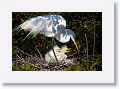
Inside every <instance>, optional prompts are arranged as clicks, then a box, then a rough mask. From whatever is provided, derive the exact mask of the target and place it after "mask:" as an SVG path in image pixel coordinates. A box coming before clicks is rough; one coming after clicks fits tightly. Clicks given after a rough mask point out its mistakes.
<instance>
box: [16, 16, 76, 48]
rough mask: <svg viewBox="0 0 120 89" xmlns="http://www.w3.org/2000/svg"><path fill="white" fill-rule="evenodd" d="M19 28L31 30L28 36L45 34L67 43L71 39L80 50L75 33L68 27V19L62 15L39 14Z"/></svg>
mask: <svg viewBox="0 0 120 89" xmlns="http://www.w3.org/2000/svg"><path fill="white" fill-rule="evenodd" d="M18 28H21V29H24V30H25V31H30V33H29V34H28V35H27V36H26V37H28V36H29V35H30V34H33V35H34V36H35V35H36V34H44V35H45V36H47V37H54V38H56V39H57V40H58V41H59V42H61V43H66V42H68V41H69V40H70V39H71V40H72V41H73V42H74V44H75V46H76V48H77V50H78V46H77V44H76V42H75V39H74V37H75V33H74V32H73V31H72V30H70V29H66V21H65V19H64V18H63V17H62V16H60V15H46V16H37V17H34V18H31V19H29V20H27V21H25V22H24V23H22V24H21V25H20V26H18ZM26 37H25V38H26Z"/></svg>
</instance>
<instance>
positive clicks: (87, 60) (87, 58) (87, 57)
mask: <svg viewBox="0 0 120 89" xmlns="http://www.w3.org/2000/svg"><path fill="white" fill-rule="evenodd" d="M85 39H86V46H87V47H86V49H87V70H89V59H88V41H87V36H86V33H85Z"/></svg>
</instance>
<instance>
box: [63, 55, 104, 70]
mask: <svg viewBox="0 0 120 89" xmlns="http://www.w3.org/2000/svg"><path fill="white" fill-rule="evenodd" d="M100 70H102V58H101V56H97V57H96V58H95V59H94V60H91V59H89V69H87V60H86V59H82V60H80V61H79V63H78V64H77V65H75V64H71V65H69V66H67V67H66V68H65V71H100Z"/></svg>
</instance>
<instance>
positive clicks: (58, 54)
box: [45, 45, 72, 63]
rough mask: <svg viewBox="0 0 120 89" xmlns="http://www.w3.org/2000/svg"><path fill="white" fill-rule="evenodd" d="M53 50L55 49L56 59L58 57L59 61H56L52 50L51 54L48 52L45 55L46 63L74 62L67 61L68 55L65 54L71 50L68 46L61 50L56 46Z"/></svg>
mask: <svg viewBox="0 0 120 89" xmlns="http://www.w3.org/2000/svg"><path fill="white" fill-rule="evenodd" d="M53 49H54V52H55V54H56V57H57V60H58V61H56V58H55V55H54V52H53V50H50V51H49V52H47V53H46V54H45V61H46V62H48V63H55V62H66V63H71V62H72V60H70V59H67V55H66V54H65V53H67V52H70V49H68V48H67V47H66V45H65V46H63V47H61V48H59V47H58V46H57V45H55V46H54V47H53Z"/></svg>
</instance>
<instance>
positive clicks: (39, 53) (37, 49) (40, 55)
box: [36, 47, 45, 61]
mask: <svg viewBox="0 0 120 89" xmlns="http://www.w3.org/2000/svg"><path fill="white" fill-rule="evenodd" d="M36 50H37V51H38V53H39V56H40V58H42V59H44V58H43V57H42V54H41V53H40V51H39V50H38V48H37V47H36ZM44 61H45V60H44Z"/></svg>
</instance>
